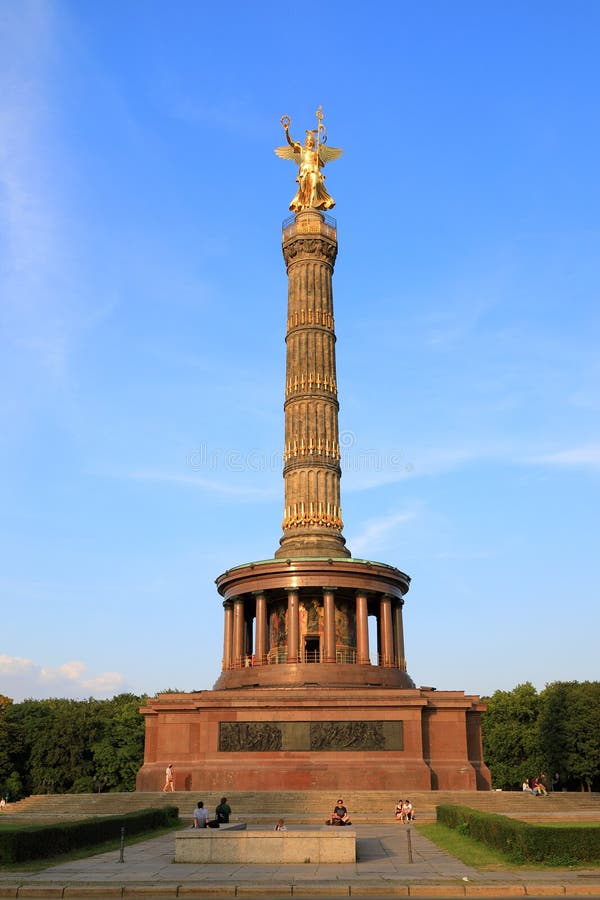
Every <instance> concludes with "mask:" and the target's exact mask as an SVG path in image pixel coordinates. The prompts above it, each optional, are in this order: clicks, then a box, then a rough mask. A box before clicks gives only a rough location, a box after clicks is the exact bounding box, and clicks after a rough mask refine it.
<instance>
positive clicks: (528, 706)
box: [0, 681, 600, 800]
mask: <svg viewBox="0 0 600 900" xmlns="http://www.w3.org/2000/svg"><path fill="white" fill-rule="evenodd" d="M482 699H483V702H484V703H486V705H487V712H485V713H484V715H483V721H482V733H483V755H484V759H485V761H486V763H487V765H488V766H489V768H490V771H491V773H492V786H493V787H494V788H503V789H504V790H518V789H520V787H521V784H522V783H523V781H524V780H525V779H526V778H530V777H532V776H535V775H539V774H540V773H545V774H546V776H547V779H548V781H550V780H551V779H553V778H554V777H555V776H556V775H558V782H557V789H559V790H560V789H561V788H566V789H567V790H587V791H591V790H600V682H597V681H584V682H577V681H568V682H565V681H557V682H554V683H552V684H549V685H547V686H546V687H545V688H544V690H543V691H540V692H539V693H538V692H537V691H536V689H535V688H534V687H533V685H532V684H529V683H526V684H520V685H518V686H517V687H515V688H514V689H513V690H512V691H496V692H495V693H494V694H492V696H491V697H484V698H482ZM145 701H146V697H145V696H141V697H137V696H135V695H134V694H119V695H117V696H116V697H113V698H112V700H94V699H89V700H61V699H51V700H24V701H23V702H21V703H13V701H12V700H10V698H8V697H3V696H2V695H0V792H1V793H2V794H4V795H5V794H7V793H8V795H9V799H11V800H17V799H19V798H21V797H25V796H28V795H29V794H63V793H91V792H100V791H133V790H135V777H136V773H137V772H138V770H139V769H140V767H141V765H142V763H143V758H144V719H143V716H142V715H141V714H140V712H139V708H140V706H142V705H143V704H144V703H145Z"/></svg>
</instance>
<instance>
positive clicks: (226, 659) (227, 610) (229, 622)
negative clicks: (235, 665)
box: [223, 600, 233, 671]
mask: <svg viewBox="0 0 600 900" xmlns="http://www.w3.org/2000/svg"><path fill="white" fill-rule="evenodd" d="M223 610H224V613H223V618H224V622H223V671H226V670H227V669H231V653H232V648H233V606H232V604H231V603H230V602H229V601H228V600H225V601H224V603H223Z"/></svg>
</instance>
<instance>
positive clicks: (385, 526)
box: [348, 512, 415, 556]
mask: <svg viewBox="0 0 600 900" xmlns="http://www.w3.org/2000/svg"><path fill="white" fill-rule="evenodd" d="M414 518H415V513H414V512H401V513H391V514H389V515H386V516H380V517H379V518H377V519H370V520H369V521H367V523H366V525H365V527H364V528H363V530H362V532H360V533H359V534H357V535H355V536H354V537H350V538H348V546H349V547H350V548H351V550H352V555H353V556H358V555H359V554H361V553H371V552H379V551H380V550H381V549H382V548H383V547H385V546H386V545H387V541H388V539H389V537H390V535H391V534H392V533H393V532H394V531H395V530H396V528H398V526H399V525H404V524H405V523H406V522H410V521H412V520H413V519H414Z"/></svg>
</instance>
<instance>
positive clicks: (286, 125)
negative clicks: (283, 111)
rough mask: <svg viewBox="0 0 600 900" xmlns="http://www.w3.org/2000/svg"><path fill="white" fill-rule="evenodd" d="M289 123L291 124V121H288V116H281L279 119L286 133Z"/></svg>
mask: <svg viewBox="0 0 600 900" xmlns="http://www.w3.org/2000/svg"><path fill="white" fill-rule="evenodd" d="M291 123H292V120H291V119H290V117H289V116H282V117H281V124H282V125H283V127H284V128H285V130H286V131H287V130H288V128H289V127H290V125H291Z"/></svg>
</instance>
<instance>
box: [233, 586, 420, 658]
mask: <svg viewBox="0 0 600 900" xmlns="http://www.w3.org/2000/svg"><path fill="white" fill-rule="evenodd" d="M336 591H337V588H336V587H324V588H322V602H323V646H322V651H321V662H323V663H335V662H336V631H335V609H336V607H335V596H336ZM286 593H287V647H286V662H287V663H299V662H301V661H302V658H301V653H300V640H299V638H300V630H299V612H300V600H301V592H300V591H299V590H298V589H296V588H289V589H287V591H286ZM311 595H312V596H314V594H313V593H312V591H311ZM354 596H355V604H356V606H355V616H356V663H357V664H358V665H369V664H370V652H369V599H373V595H372V593H369V592H367V591H364V590H358V591H356V592H355V595H354ZM250 598H252V603H250ZM248 600H249V606H246V600H245V597H244V595H241V596H238V597H234V598H232V599H231V600H227V601H225V602H224V603H223V608H224V613H225V614H224V635H223V665H222V668H223V671H227V670H229V669H237V668H242V667H244V666H247V665H252V666H260V665H264V664H266V663H267V661H268V653H269V649H270V648H269V646H268V591H254V592H252V594H251V595H248ZM375 600H376V604H375V607H374V608H375V610H376V619H377V637H378V640H377V656H378V664H379V665H380V666H384V667H386V668H390V667H393V668H399V669H401V670H402V671H406V662H405V657H404V634H403V626H402V605H403V602H404V601H403V600H400V599H398V598H396V597H392V596H390V595H389V594H381V595H379V596H378V597H375ZM250 606H251V607H252V611H253V612H252V613H249V612H248V609H249V608H250ZM252 615H254V617H255V629H254V633H255V636H254V645H252V619H251V616H252Z"/></svg>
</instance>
